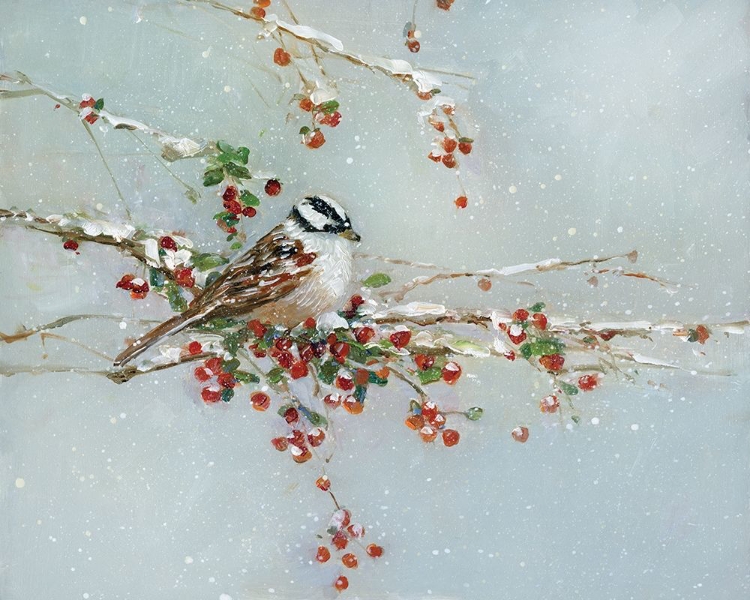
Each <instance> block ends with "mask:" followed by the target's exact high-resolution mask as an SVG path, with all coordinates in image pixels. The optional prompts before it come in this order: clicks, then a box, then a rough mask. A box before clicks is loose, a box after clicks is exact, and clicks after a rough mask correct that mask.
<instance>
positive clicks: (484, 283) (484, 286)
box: [477, 279, 492, 292]
mask: <svg viewBox="0 0 750 600" xmlns="http://www.w3.org/2000/svg"><path fill="white" fill-rule="evenodd" d="M477 286H479V289H480V290H482V291H483V292H489V291H490V289H492V282H491V281H490V280H489V279H480V280H479V282H478V283H477Z"/></svg>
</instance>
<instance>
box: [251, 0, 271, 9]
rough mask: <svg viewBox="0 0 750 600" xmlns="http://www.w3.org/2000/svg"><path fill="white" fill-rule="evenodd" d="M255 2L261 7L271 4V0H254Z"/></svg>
mask: <svg viewBox="0 0 750 600" xmlns="http://www.w3.org/2000/svg"><path fill="white" fill-rule="evenodd" d="M253 4H255V5H256V6H260V7H261V8H268V7H269V6H271V0H253Z"/></svg>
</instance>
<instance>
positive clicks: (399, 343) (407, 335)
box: [388, 329, 411, 350]
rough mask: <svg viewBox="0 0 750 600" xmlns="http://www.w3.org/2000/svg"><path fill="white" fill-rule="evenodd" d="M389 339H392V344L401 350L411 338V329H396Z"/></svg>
mask: <svg viewBox="0 0 750 600" xmlns="http://www.w3.org/2000/svg"><path fill="white" fill-rule="evenodd" d="M388 339H389V340H391V344H393V345H394V346H396V348H398V349H399V350H401V348H403V347H404V346H406V345H407V344H408V343H409V340H411V331H409V330H408V329H407V330H406V331H394V332H393V333H392V334H391V335H390V337H389V338H388Z"/></svg>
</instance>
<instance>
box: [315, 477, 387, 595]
mask: <svg viewBox="0 0 750 600" xmlns="http://www.w3.org/2000/svg"><path fill="white" fill-rule="evenodd" d="M315 485H317V486H318V488H319V489H321V490H323V491H324V492H329V490H330V489H331V480H330V479H328V477H326V476H325V475H323V476H322V477H319V478H318V480H317V481H316V482H315ZM329 493H330V492H329ZM337 506H338V505H337ZM351 518H352V514H351V512H350V511H349V510H348V509H346V508H338V509H337V510H336V511H335V512H334V513H333V516H332V517H331V520H330V522H329V524H328V529H327V530H326V532H327V534H328V535H329V536H331V538H330V545H331V546H332V548H333V549H334V552H340V553H343V554H341V563H342V564H343V565H344V566H345V567H346V568H347V569H356V568H357V567H358V566H359V559H358V558H357V555H356V554H355V553H354V552H351V551H350V552H346V549H347V546H349V542H350V541H351V540H360V539H362V538H363V537H364V535H365V528H364V527H363V526H362V525H360V524H359V523H352V520H351ZM365 552H366V553H367V555H368V556H370V557H372V558H380V557H381V556H383V547H382V546H379V545H378V544H369V545H368V546H367V547H366V548H365ZM330 559H331V550H330V549H329V548H328V546H318V549H317V551H316V553H315V560H316V561H318V562H319V563H326V562H328V561H329V560H330ZM333 587H334V588H336V590H338V591H339V592H343V591H344V590H345V589H346V588H348V587H349V580H348V579H347V577H346V576H345V575H340V576H339V577H337V578H336V581H335V582H334V584H333Z"/></svg>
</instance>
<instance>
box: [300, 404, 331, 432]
mask: <svg viewBox="0 0 750 600" xmlns="http://www.w3.org/2000/svg"><path fill="white" fill-rule="evenodd" d="M298 408H299V411H300V412H301V413H302V414H303V415H304V417H305V418H306V419H307V420H308V421H310V424H311V425H312V426H313V427H325V426H326V425H328V420H327V419H326V418H325V417H324V416H323V415H321V414H320V413H316V412H315V411H312V410H310V409H309V408H307V407H306V406H302V405H300V406H299V407H298Z"/></svg>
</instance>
